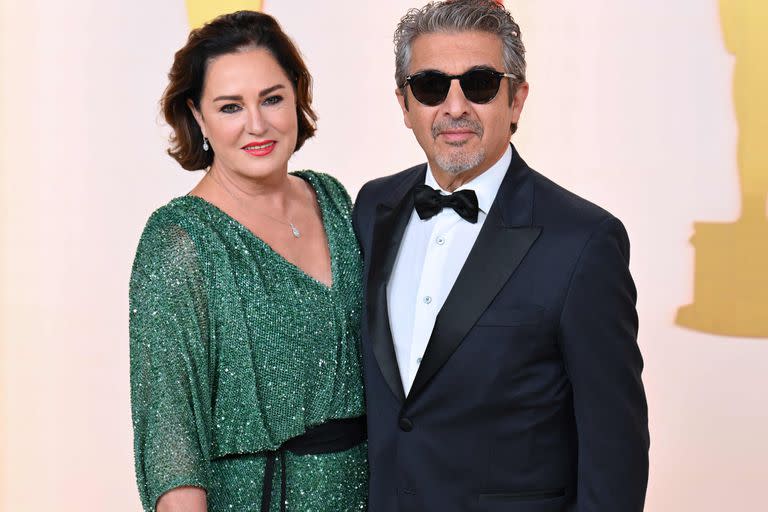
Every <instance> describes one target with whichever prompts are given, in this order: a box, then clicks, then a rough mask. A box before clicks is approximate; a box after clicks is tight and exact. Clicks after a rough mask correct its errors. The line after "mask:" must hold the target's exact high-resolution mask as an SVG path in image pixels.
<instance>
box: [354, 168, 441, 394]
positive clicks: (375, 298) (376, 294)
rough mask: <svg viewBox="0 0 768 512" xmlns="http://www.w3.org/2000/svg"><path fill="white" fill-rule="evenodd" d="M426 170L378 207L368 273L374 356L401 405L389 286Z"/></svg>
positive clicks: (399, 188)
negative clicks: (390, 324)
mask: <svg viewBox="0 0 768 512" xmlns="http://www.w3.org/2000/svg"><path fill="white" fill-rule="evenodd" d="M425 169H426V166H424V167H423V168H422V169H421V170H415V171H414V172H413V173H412V174H411V175H408V176H407V177H406V178H405V180H404V181H403V182H402V183H401V184H400V185H399V186H397V189H396V190H395V191H394V193H393V194H392V195H391V196H390V198H391V199H390V201H389V202H384V203H381V204H379V205H378V206H377V208H376V220H375V224H374V230H373V240H372V242H371V245H372V249H371V262H370V267H369V270H368V293H367V296H366V307H367V310H368V328H369V334H370V339H371V343H372V346H373V353H374V356H375V357H376V362H377V363H378V365H379V369H380V370H381V374H382V375H383V376H384V380H385V381H386V382H387V384H388V385H389V388H390V389H391V390H392V393H393V394H394V395H395V396H396V397H397V398H398V400H400V401H401V402H403V401H404V400H405V392H404V391H403V383H402V380H401V379H400V369H399V368H398V365H397V356H396V355H395V345H394V341H393V339H392V331H391V330H390V326H389V308H388V307H387V283H388V282H389V277H390V275H391V273H392V267H393V266H394V264H395V259H396V258H397V252H398V250H399V248H400V242H401V241H402V238H403V233H404V232H405V228H406V226H407V225H408V220H409V219H410V217H411V213H412V212H413V194H411V193H410V192H411V190H412V189H413V187H414V186H415V185H416V183H423V182H424V173H425Z"/></svg>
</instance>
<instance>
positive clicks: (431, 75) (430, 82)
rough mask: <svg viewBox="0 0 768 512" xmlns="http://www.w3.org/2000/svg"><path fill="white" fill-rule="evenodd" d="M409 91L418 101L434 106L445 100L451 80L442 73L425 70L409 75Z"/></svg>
mask: <svg viewBox="0 0 768 512" xmlns="http://www.w3.org/2000/svg"><path fill="white" fill-rule="evenodd" d="M409 83H410V84H411V92H412V93H413V97H414V98H416V99H417V100H418V101H419V102H420V103H423V104H424V105H428V106H430V107H434V106H435V105H439V104H440V103H442V102H443V101H444V100H445V97H446V96H447V95H448V89H450V88H451V80H450V79H449V78H448V77H447V76H446V75H444V74H442V73H436V72H433V71H427V72H426V73H420V74H418V75H414V76H412V77H411V79H410V81H409Z"/></svg>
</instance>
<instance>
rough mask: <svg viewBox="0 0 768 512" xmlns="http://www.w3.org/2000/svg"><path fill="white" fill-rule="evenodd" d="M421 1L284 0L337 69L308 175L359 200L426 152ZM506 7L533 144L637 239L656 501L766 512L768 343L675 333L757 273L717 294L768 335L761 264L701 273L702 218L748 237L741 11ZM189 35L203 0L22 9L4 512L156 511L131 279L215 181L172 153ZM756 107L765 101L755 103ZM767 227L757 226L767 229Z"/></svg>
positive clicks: (6, 242)
mask: <svg viewBox="0 0 768 512" xmlns="http://www.w3.org/2000/svg"><path fill="white" fill-rule="evenodd" d="M421 3H422V2H414V1H407V0H380V1H373V0H366V1H359V0H324V1H322V2H318V1H314V0H266V2H265V6H264V8H265V10H266V11H267V12H270V13H272V14H274V15H275V16H277V18H278V19H279V20H280V21H281V22H282V23H283V26H284V28H285V29H286V30H287V32H288V33H289V34H291V35H292V36H293V37H294V38H295V39H296V41H297V43H298V44H299V46H300V47H301V49H302V50H303V52H304V54H305V56H306V58H307V61H308V64H309V66H310V69H311V70H312V72H313V73H314V76H315V79H316V87H315V93H316V98H317V100H316V107H317V111H318V113H319V114H320V122H319V123H320V124H319V126H320V130H319V132H318V135H317V137H316V138H315V139H313V140H311V141H309V142H308V143H307V145H306V147H305V148H304V149H302V151H301V152H300V153H299V154H297V155H296V156H295V157H294V160H293V161H292V164H291V167H292V168H304V167H312V168H314V169H318V170H323V171H327V172H331V173H334V174H335V175H336V176H338V177H339V178H340V179H341V180H342V181H343V182H344V183H345V184H346V185H347V187H348V188H349V190H350V191H351V193H352V194H353V195H354V193H355V192H356V191H357V190H358V189H359V187H360V186H361V184H362V183H363V182H364V181H366V180H368V179H370V178H373V177H376V176H379V175H383V174H387V173H391V172H394V171H397V170H400V169H402V168H404V167H406V166H409V165H411V164H413V163H416V162H419V161H421V160H422V156H421V153H420V149H419V147H418V146H417V145H416V143H415V141H414V139H413V138H412V136H411V134H410V133H409V132H408V131H407V130H406V129H405V128H404V127H403V124H402V120H401V116H400V114H399V110H398V107H397V104H396V102H395V99H394V96H393V88H394V83H393V78H392V75H393V62H392V61H393V59H392V48H391V36H392V30H393V28H394V26H395V24H396V22H397V20H398V18H399V17H400V16H401V15H402V14H403V13H404V11H405V10H406V8H408V7H411V6H414V5H420V4H421ZM723 3H724V4H726V5H727V6H729V7H734V8H752V7H755V6H759V5H764V4H765V2H763V0H741V1H737V0H733V1H730V2H729V1H727V0H724V2H723ZM507 5H508V7H509V8H510V9H511V10H512V11H513V13H514V14H515V15H516V17H517V18H518V21H519V22H520V24H521V25H522V28H523V37H524V40H525V42H526V45H527V47H528V60H529V66H530V67H529V70H530V73H529V79H530V82H531V96H530V99H529V102H528V104H527V106H526V110H525V112H524V116H523V120H522V123H521V128H520V131H519V134H518V135H516V137H515V142H516V144H517V145H518V148H519V150H520V151H521V153H522V154H523V156H524V158H525V159H526V160H527V161H528V163H529V164H531V165H532V166H533V167H534V168H536V169H537V170H539V171H541V172H543V173H544V174H546V175H548V176H550V177H551V178H553V179H554V180H556V181H558V182H560V183H561V184H563V185H565V186H566V187H569V188H571V189H572V190H574V191H576V192H577V193H579V194H581V195H583V196H586V197H587V198H590V199H592V200H593V201H595V202H597V203H599V204H601V205H603V206H605V207H607V208H608V209H609V210H611V211H612V212H613V213H615V214H616V215H617V216H619V217H620V218H621V219H622V220H623V221H624V222H625V224H626V225H627V228H628V230H629V233H630V236H631V239H632V244H633V254H632V271H633V274H634V276H635V279H636V281H637V285H638V290H639V297H640V299H639V301H640V302H639V311H640V315H641V338H640V345H641V347H642V350H643V354H644V356H645V360H646V371H645V374H644V377H645V382H646V386H647V391H648V399H649V404H650V419H651V433H652V448H651V450H652V452H651V460H652V466H651V480H650V486H649V493H648V501H647V503H648V506H647V507H646V510H648V511H650V512H669V511H695V512H722V511H724V510H728V511H729V512H730V511H735V512H742V511H744V512H752V511H758V510H762V509H763V507H764V504H765V499H764V488H765V484H766V470H765V463H766V462H765V461H766V460H768V442H766V440H765V433H766V432H768V393H766V388H767V384H768V378H767V377H766V373H767V372H766V370H768V363H766V360H767V359H768V339H766V338H747V337H734V336H728V335H722V334H721V335H715V334H708V333H705V332H702V331H701V330H698V329H701V328H704V327H706V326H697V325H692V327H693V328H683V327H680V326H679V325H677V324H676V321H678V322H680V323H683V324H684V323H685V322H682V321H681V320H680V318H678V316H677V315H678V310H679V308H680V307H681V306H685V305H688V304H691V303H695V304H703V303H701V302H700V301H699V298H698V297H697V298H696V300H694V289H695V290H697V293H698V292H699V291H700V290H704V289H706V286H707V284H708V283H710V284H711V283H721V282H732V280H731V279H730V276H731V275H734V276H736V275H741V277H742V278H745V276H744V275H742V274H744V273H745V272H746V271H745V270H744V269H746V268H751V269H753V270H750V272H753V274H749V275H747V276H746V278H745V280H743V283H744V284H743V286H742V287H741V288H739V289H737V290H721V291H718V292H717V293H716V294H715V295H717V296H719V297H720V298H721V299H724V300H723V301H722V303H724V304H732V303H734V301H739V300H741V301H742V302H743V303H744V304H747V305H748V306H749V307H753V308H754V311H756V312H757V313H756V314H753V315H752V316H753V317H754V318H751V319H750V318H747V319H746V320H744V321H742V324H743V325H746V324H747V323H750V322H753V323H754V325H755V326H759V325H758V324H759V323H760V321H759V320H760V319H759V318H758V317H762V318H763V319H764V318H765V317H764V316H762V313H763V312H765V311H766V308H767V307H768V301H766V300H765V297H766V295H765V293H766V290H767V289H768V286H766V279H765V274H764V273H763V274H759V272H760V269H764V265H763V264H762V262H763V261H765V260H759V259H755V255H754V254H751V255H750V254H743V253H740V252H738V250H737V249H733V251H731V252H729V253H727V254H726V253H722V254H721V253H718V254H719V256H718V258H720V259H717V258H715V260H713V261H715V263H714V264H713V265H715V267H714V268H716V271H713V272H711V273H708V274H707V273H705V274H702V273H701V272H698V273H697V271H696V269H697V268H701V266H700V260H701V259H704V260H707V258H708V256H709V252H708V251H710V250H712V249H708V248H707V247H708V246H706V244H703V243H700V241H701V239H702V237H703V238H706V237H705V236H704V235H701V233H704V231H701V230H700V225H701V223H707V224H712V223H717V224H718V225H719V224H726V225H727V226H730V225H731V223H733V225H738V226H742V225H743V223H742V224H739V223H738V222H736V221H737V219H739V218H740V204H741V197H742V195H743V191H742V190H741V188H740V173H739V166H738V165H739V164H738V162H739V160H738V159H737V142H738V133H739V127H740V125H739V124H738V123H737V117H736V114H735V112H736V111H735V104H736V103H735V102H734V101H733V94H734V92H733V91H734V89H733V83H734V56H733V55H732V54H730V53H728V51H727V49H726V46H725V44H724V40H723V36H722V30H721V29H722V26H721V16H720V10H719V5H718V2H717V1H716V0H677V1H675V2H670V1H668V0H645V1H643V2H637V1H629V2H626V1H622V2H616V1H612V0H580V1H579V2H573V1H571V0H509V1H507ZM739 5H740V6H742V7H738V6H739ZM744 6H746V7H744ZM748 10H749V9H748ZM764 15H765V9H762V10H760V9H753V10H752V11H749V14H748V16H745V15H737V22H738V20H742V21H745V20H752V21H754V20H755V19H758V20H764V19H765V18H760V16H764ZM739 16H741V17H739ZM765 21H766V23H758V24H757V26H758V27H762V29H763V30H764V29H765V27H766V26H768V20H765ZM187 23H188V16H187V12H186V6H185V3H184V2H183V1H182V0H169V1H162V2H150V1H148V0H135V1H133V2H119V1H117V0H98V1H97V0H71V1H69V2H53V1H52V0H47V1H44V0H28V1H26V2H19V1H17V0H0V73H1V74H0V77H1V78H0V123H1V124H0V173H1V174H0V194H2V197H1V198H0V247H2V251H0V341H1V344H0V351H1V352H0V400H1V402H0V407H2V409H1V410H0V510H3V511H8V512H11V511H12V512H18V511H35V512H36V511H40V510H57V511H62V512H65V511H73V512H74V511H82V510H88V511H91V510H93V511H101V510H109V511H114V512H123V511H126V512H127V511H137V510H139V504H138V498H137V495H136V491H135V484H134V477H133V466H132V464H133V463H132V446H131V442H132V441H131V424H130V412H129V400H128V393H129V390H128V340H127V320H128V315H127V311H128V309H127V284H128V277H129V273H130V267H131V262H132V258H133V251H134V250H135V246H136V243H137V241H138V237H139V234H140V232H141V229H142V227H143V224H144V222H145V220H146V218H147V216H148V215H149V214H150V212H151V211H152V210H153V209H155V208H157V207H158V206H160V205H162V204H164V203H165V202H166V201H168V200H169V199H170V198H171V197H174V196H178V195H181V194H184V193H186V191H187V190H189V189H190V188H191V187H192V186H193V184H194V183H195V181H196V180H197V179H199V175H195V174H189V173H186V172H184V171H182V170H180V169H179V168H178V166H177V165H176V164H175V163H174V162H173V161H172V160H171V159H170V158H169V157H167V156H166V155H165V153H164V151H165V148H166V137H167V129H166V127H165V126H164V125H163V124H162V122H161V121H160V119H159V116H158V106H157V101H158V98H159V96H160V94H161V92H162V90H163V87H164V86H165V80H166V79H165V74H166V73H167V70H168V68H169V66H170V63H171V59H172V55H173V52H174V51H175V50H176V49H177V48H178V47H179V46H180V45H181V44H182V43H183V41H184V39H185V36H186V33H187V30H188V26H187ZM750 52H751V53H750V55H752V56H753V59H752V61H749V62H753V64H749V62H748V61H744V60H743V59H742V60H741V61H740V63H739V66H741V67H742V68H743V69H750V66H755V69H757V68H758V67H760V66H764V62H766V61H768V58H767V57H768V55H766V54H767V53H768V52H766V51H765V46H762V47H752V50H750ZM754 56H757V57H754ZM761 57H762V58H761ZM744 66H746V68H744ZM763 91H764V90H763ZM739 94H742V93H739ZM740 101H741V104H743V105H747V109H749V106H750V105H752V103H751V101H752V100H751V99H750V96H749V92H744V93H743V94H742V95H741V96H740ZM755 101H756V100H755ZM737 103H738V102H737ZM758 117H759V116H758ZM741 119H742V118H741V117H740V118H739V120H741ZM739 122H742V123H743V121H739ZM742 130H744V127H743V126H742ZM764 133H765V132H763V134H764ZM763 147H764V145H763ZM758 152H759V150H758ZM754 154H755V155H756V154H757V153H754ZM761 154H762V153H761ZM758 172H768V171H766V169H762V171H759V170H758ZM742 175H743V172H742ZM695 222H696V223H699V224H698V225H697V231H696V232H697V236H698V237H699V242H696V244H697V245H696V246H695V247H694V246H693V245H691V244H690V243H689V239H690V237H691V235H692V234H693V233H694V223H695ZM763 222H765V221H764V220H763ZM750 226H751V227H750V229H752V231H749V230H747V231H738V229H736V228H734V229H736V231H738V233H747V234H749V233H753V234H754V233H758V235H759V233H762V231H759V230H760V229H762V227H761V226H762V224H759V222H758V221H755V223H753V224H750ZM753 228H754V229H753ZM718 229H719V228H718ZM724 229H726V230H728V233H731V234H732V232H735V231H733V230H730V228H728V227H726V228H724ZM739 229H740V228H739ZM700 231H701V233H700ZM738 233H737V234H736V235H733V236H736V238H735V239H734V240H736V242H739V243H741V242H745V240H747V235H743V236H742V235H739V234H738ZM728 236H730V235H728ZM739 236H741V238H738V237H739ZM755 236H757V235H755ZM755 236H752V235H749V237H750V239H755ZM757 237H758V238H759V236H757ZM726 238H727V237H726ZM724 246H725V247H737V248H738V247H740V246H739V244H738V243H735V245H731V244H719V247H720V249H722V248H723V247H724ZM710 259H712V258H710ZM707 261H708V260H707ZM742 261H743V262H747V261H750V262H751V266H749V265H741V264H740V262H742ZM726 263H729V264H726ZM718 265H720V266H719V267H718ZM755 272H756V273H755ZM715 274H716V275H715ZM739 282H742V281H739ZM713 286H714V285H713ZM702 287H704V288H702ZM716 291H717V290H716ZM731 294H733V295H731ZM724 307H726V306H724ZM745 307H746V306H745ZM742 309H743V308H742ZM705 316H706V317H707V318H711V317H712V315H711V314H707V315H705ZM745 322H746V323H745ZM689 323H690V322H689ZM693 324H696V321H694V322H693ZM750 325H752V324H751V323H750ZM721 327H724V328H725V327H727V326H724V324H723V325H721ZM710 330H712V329H710ZM726 330H727V329H726ZM758 334H759V333H758ZM762 335H764V336H768V333H764V334H762Z"/></svg>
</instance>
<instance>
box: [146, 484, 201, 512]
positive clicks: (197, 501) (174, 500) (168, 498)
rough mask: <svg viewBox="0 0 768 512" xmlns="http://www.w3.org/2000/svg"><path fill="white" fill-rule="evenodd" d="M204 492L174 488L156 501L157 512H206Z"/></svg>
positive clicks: (196, 488) (188, 488)
mask: <svg viewBox="0 0 768 512" xmlns="http://www.w3.org/2000/svg"><path fill="white" fill-rule="evenodd" d="M207 510H208V506H207V504H206V499H205V490H204V489H201V488H199V487H176V488H175V489H171V490H170V491H168V492H166V493H165V494H163V495H162V496H160V499H158V500H157V512H207Z"/></svg>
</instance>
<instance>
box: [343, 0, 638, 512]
mask: <svg viewBox="0 0 768 512" xmlns="http://www.w3.org/2000/svg"><path fill="white" fill-rule="evenodd" d="M395 45H396V68H397V69H396V79H397V85H398V89H397V99H398V101H399V102H400V106H401V107H402V110H403V116H404V119H405V124H406V126H407V127H408V128H410V129H411V130H413V132H414V135H415V136H416V139H417V140H418V142H419V144H420V145H421V147H422V148H423V149H424V152H425V154H426V157H427V162H428V163H427V164H426V165H424V164H422V165H418V166H416V167H413V168H411V169H408V170H406V171H403V172H401V173H399V174H395V175H393V176H389V177H386V178H380V179H377V180H374V181H372V182H370V183H368V184H366V185H365V186H364V187H363V189H362V190H361V191H360V194H359V196H358V199H357V203H356V209H355V214H354V222H355V227H356V229H357V233H358V235H359V238H360V242H361V246H362V248H363V252H364V255H365V260H366V262H365V279H366V300H367V306H366V315H365V321H364V325H363V329H364V331H363V356H364V365H365V366H364V369H365V383H366V393H367V401H368V408H369V409H368V429H369V457H370V472H371V480H370V500H369V507H370V508H369V510H370V511H371V512H391V511H398V512H400V511H402V512H411V511H413V512H424V511H435V512H451V511H480V510H483V511H502V510H503V511H512V510H514V511H516V512H526V511H530V512H534V511H535V512H555V511H576V512H588V511H589V512H634V511H640V510H642V508H643V502H644V497H645V489H646V483H647V472H648V429H647V407H646V401H645V394H644V391H643V385H642V381H641V378H640V375H641V371H642V365H643V363H642V358H641V355H640V352H639V350H638V347H637V343H636V334H637V315H636V312H635V299H636V294H635V288H634V284H633V282H632V278H631V276H630V274H629V270H628V260H629V241H628V239H627V235H626V232H625V230H624V227H623V226H622V224H621V223H620V222H619V221H618V220H617V219H616V218H615V217H613V216H612V215H611V214H609V213H608V212H606V211H605V210H602V209H601V208H599V207H597V206H595V205H593V204H591V203H589V202H587V201H585V200H584V199H581V198H579V197H577V196H576V195H574V194H572V193H570V192H568V191H566V190H564V189H563V188H561V187H559V186H557V185H556V184H554V183H553V182H551V181H549V180H548V179H546V178H545V177H543V176H542V175H540V174H538V173H536V172H535V171H533V170H531V169H530V168H529V167H528V166H527V165H526V164H525V162H523V160H522V159H521V157H520V155H519V154H518V153H517V151H516V150H515V148H514V147H513V146H511V145H510V142H509V141H510V137H511V135H512V133H514V131H515V129H516V128H517V122H518V120H519V118H520V113H521V111H522V109H523V105H524V103H525V99H526V95H527V93H528V84H527V83H526V82H525V60H524V48H523V44H522V42H521V40H520V33H519V28H518V26H517V25H516V24H515V22H514V21H513V20H512V18H511V16H510V15H509V13H508V12H507V11H506V10H505V9H504V8H503V7H501V6H499V5H497V4H496V3H494V2H492V1H490V0H454V1H446V2H434V3H430V4H429V5H427V6H426V7H424V8H422V9H421V10H411V11H409V12H408V14H406V16H405V17H404V18H403V19H402V20H401V22H400V25H399V26H398V29H397V32H396V34H395ZM435 189H436V190H437V191H436V190H435Z"/></svg>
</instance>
